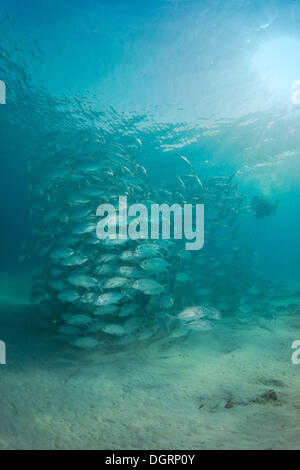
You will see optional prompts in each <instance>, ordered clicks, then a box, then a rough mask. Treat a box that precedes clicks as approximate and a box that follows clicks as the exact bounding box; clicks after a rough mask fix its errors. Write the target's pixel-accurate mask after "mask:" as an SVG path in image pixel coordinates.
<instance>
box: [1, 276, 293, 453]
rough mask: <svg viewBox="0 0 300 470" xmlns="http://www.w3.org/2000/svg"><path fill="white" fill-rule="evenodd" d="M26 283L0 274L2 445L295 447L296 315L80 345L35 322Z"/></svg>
mask: <svg viewBox="0 0 300 470" xmlns="http://www.w3.org/2000/svg"><path fill="white" fill-rule="evenodd" d="M29 279H30V276H28V275H27V276H24V275H23V276H7V275H5V276H2V277H1V290H0V322H1V323H0V339H1V340H4V341H5V342H6V347H7V364H6V365H1V366H0V448H1V449H168V450H172V449H300V393H299V392H300V365H299V366H296V365H293V364H292V362H291V355H292V352H293V351H292V349H291V344H292V342H293V341H294V340H295V339H300V317H296V316H295V315H294V316H291V315H284V314H282V315H281V316H279V317H278V318H276V320H274V319H273V320H271V319H269V320H268V319H261V320H259V321H258V320H257V319H256V320H255V321H249V322H245V323H241V322H239V323H237V324H236V325H235V326H233V323H232V321H231V322H230V324H229V322H226V320H223V321H222V322H221V323H219V324H218V327H217V328H216V329H215V330H213V331H212V332H206V333H202V334H196V335H195V336H193V337H190V338H189V340H188V341H185V342H179V343H177V344H176V343H173V344H170V343H161V342H159V343H158V342H156V343H152V344H147V345H141V346H139V347H138V348H134V349H131V350H127V351H122V352H120V351H119V352H113V353H104V352H103V354H102V353H101V351H94V352H85V351H79V350H77V349H73V348H71V347H69V346H66V345H64V344H62V343H60V342H58V341H56V340H55V339H54V338H53V337H51V336H49V333H47V332H46V331H44V330H40V329H38V328H37V327H36V326H34V325H33V324H32V320H31V316H30V314H28V312H30V304H29V303H28V293H29V290H30V281H29Z"/></svg>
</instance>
